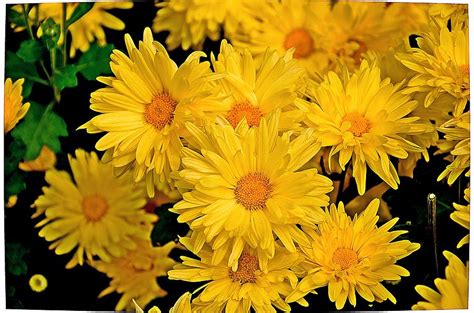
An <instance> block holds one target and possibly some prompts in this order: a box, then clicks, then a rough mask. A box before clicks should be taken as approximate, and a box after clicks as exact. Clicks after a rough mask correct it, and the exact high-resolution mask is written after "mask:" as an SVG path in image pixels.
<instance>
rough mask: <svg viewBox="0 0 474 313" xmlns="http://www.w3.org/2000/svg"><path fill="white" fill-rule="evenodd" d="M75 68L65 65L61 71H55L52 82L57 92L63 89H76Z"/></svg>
mask: <svg viewBox="0 0 474 313" xmlns="http://www.w3.org/2000/svg"><path fill="white" fill-rule="evenodd" d="M76 75H77V68H76V66H75V65H67V66H66V67H63V68H61V69H57V70H56V71H55V72H54V75H53V82H54V84H55V85H56V87H58V88H59V90H60V91H61V90H63V89H64V88H68V87H69V88H71V87H76V86H77V84H78V82H77V77H76Z"/></svg>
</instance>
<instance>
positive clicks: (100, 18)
mask: <svg viewBox="0 0 474 313" xmlns="http://www.w3.org/2000/svg"><path fill="white" fill-rule="evenodd" d="M78 5H79V3H68V4H67V5H66V18H69V17H70V16H71V15H72V13H73V12H74V10H75V9H76V7H77V6H78ZM132 7H133V2H108V3H106V2H97V3H94V6H93V7H92V9H90V11H89V12H87V13H86V14H84V15H83V16H82V17H81V18H80V19H79V20H77V21H76V22H74V23H73V24H71V26H69V28H68V30H69V31H70V32H71V37H72V42H71V47H70V50H69V56H70V57H71V58H73V57H74V56H75V55H76V50H77V49H79V50H81V51H82V52H85V51H87V50H89V47H90V43H91V42H94V41H95V40H97V42H98V44H99V45H101V46H103V45H105V44H106V37H105V32H104V27H106V28H109V29H113V30H123V29H125V24H124V23H123V22H122V21H121V20H120V19H118V18H117V17H115V16H113V15H112V14H110V13H109V12H107V11H106V10H112V9H130V8H132ZM18 10H22V9H21V8H18ZM62 15H63V6H62V3H40V4H38V6H37V7H34V8H33V9H32V10H31V11H30V13H29V18H30V19H31V20H36V19H37V20H39V21H42V20H45V19H47V18H52V19H53V20H54V21H55V22H56V23H58V24H60V25H62V22H63V16H62ZM41 34H42V31H41V28H39V29H38V35H39V36H41ZM62 40H63V36H62V35H61V38H60V39H59V44H61V43H62Z"/></svg>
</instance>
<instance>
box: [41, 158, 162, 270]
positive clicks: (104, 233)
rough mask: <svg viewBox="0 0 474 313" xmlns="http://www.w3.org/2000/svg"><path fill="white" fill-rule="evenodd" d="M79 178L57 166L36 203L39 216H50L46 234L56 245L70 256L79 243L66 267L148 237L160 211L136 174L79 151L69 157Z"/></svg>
mask: <svg viewBox="0 0 474 313" xmlns="http://www.w3.org/2000/svg"><path fill="white" fill-rule="evenodd" d="M69 164H70V166H71V170H72V174H73V177H74V181H73V180H72V179H71V177H70V176H69V174H68V173H67V172H64V171H58V170H55V169H51V170H48V171H47V172H46V175H45V179H46V182H47V183H48V184H49V185H50V186H49V187H43V193H44V194H43V195H41V196H39V198H38V199H36V201H35V202H34V203H33V205H32V206H33V207H36V213H35V214H34V215H33V218H34V217H37V216H39V215H41V214H42V213H45V215H46V218H45V219H43V220H42V221H41V222H39V223H38V224H37V225H36V227H42V228H41V230H40V231H39V235H40V237H44V238H45V239H46V240H47V241H52V242H53V243H52V244H51V245H50V249H55V252H56V254H59V255H61V254H65V253H68V252H70V251H72V250H73V249H75V248H76V247H77V250H76V252H75V253H74V256H73V257H72V259H71V261H70V262H69V263H68V264H67V265H66V268H72V267H74V266H76V265H77V264H78V263H79V264H80V265H82V264H83V263H84V254H85V255H86V256H87V259H89V260H92V258H93V256H98V257H99V258H100V259H102V260H104V261H107V262H108V261H110V260H111V259H112V257H119V256H121V255H123V254H124V253H125V252H126V251H127V250H130V249H135V248H136V246H137V244H136V242H135V241H136V240H137V238H142V239H145V238H147V236H148V234H149V233H150V232H151V229H152V222H155V221H156V220H157V217H156V215H153V214H147V213H146V212H145V210H143V207H144V206H145V204H146V194H145V187H144V185H143V184H135V183H134V182H133V177H132V175H131V174H129V173H126V174H124V175H123V176H121V177H115V176H114V175H113V168H112V166H110V165H107V164H103V163H102V162H101V161H100V160H99V159H98V157H97V155H96V154H95V153H94V152H91V153H90V154H89V153H86V152H85V151H84V150H80V149H78V150H76V158H75V159H74V158H72V157H71V156H69Z"/></svg>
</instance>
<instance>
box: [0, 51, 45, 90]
mask: <svg viewBox="0 0 474 313" xmlns="http://www.w3.org/2000/svg"><path fill="white" fill-rule="evenodd" d="M5 75H6V77H10V78H12V79H14V80H16V79H19V78H25V79H26V80H31V81H33V82H39V83H43V84H47V82H45V81H44V80H43V79H42V78H41V77H40V76H39V74H38V71H37V70H36V67H35V66H34V65H32V64H30V63H27V62H25V61H24V60H22V59H21V58H20V57H19V56H18V55H16V54H15V53H13V52H11V51H7V54H6V62H5Z"/></svg>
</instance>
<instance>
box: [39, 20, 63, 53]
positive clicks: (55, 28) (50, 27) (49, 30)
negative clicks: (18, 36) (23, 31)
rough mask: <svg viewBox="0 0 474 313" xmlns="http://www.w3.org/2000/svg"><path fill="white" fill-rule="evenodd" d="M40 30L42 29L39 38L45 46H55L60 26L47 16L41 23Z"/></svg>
mask: <svg viewBox="0 0 474 313" xmlns="http://www.w3.org/2000/svg"><path fill="white" fill-rule="evenodd" d="M41 30H42V31H43V35H42V36H41V40H42V41H43V42H44V44H45V45H46V47H47V48H48V49H53V48H56V46H57V44H58V40H59V37H60V36H61V26H60V25H59V24H56V22H55V21H54V20H53V19H52V18H48V19H47V20H46V21H44V22H43V23H42V24H41Z"/></svg>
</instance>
